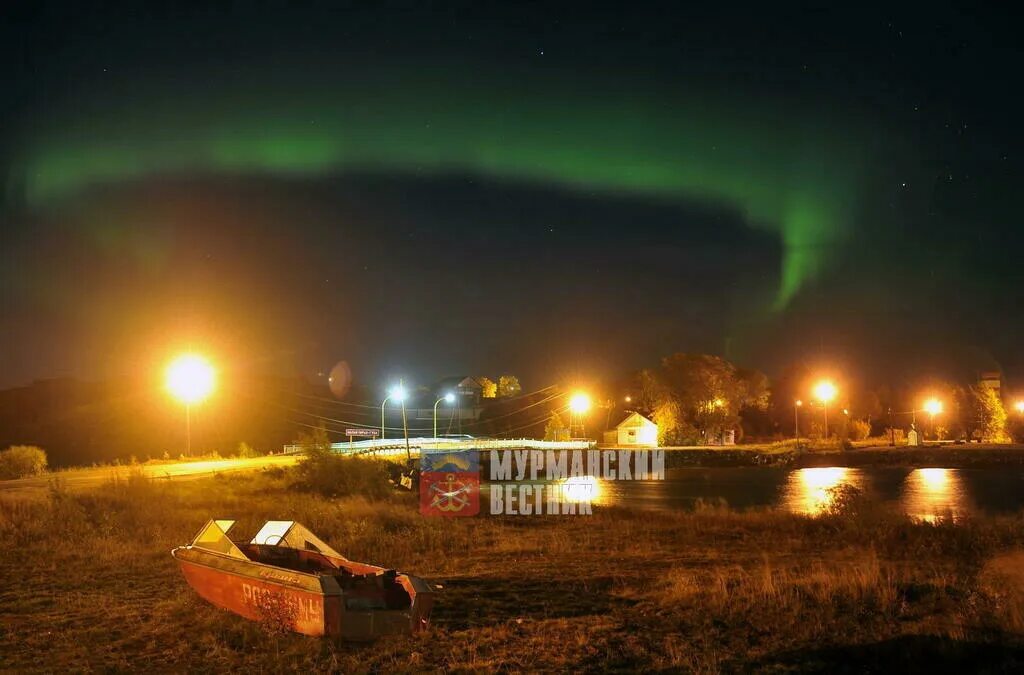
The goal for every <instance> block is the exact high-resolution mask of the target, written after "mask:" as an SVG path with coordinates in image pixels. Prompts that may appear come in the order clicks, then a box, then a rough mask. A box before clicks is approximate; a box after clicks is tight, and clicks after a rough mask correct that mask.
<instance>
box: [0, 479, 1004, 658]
mask: <svg viewBox="0 0 1024 675" xmlns="http://www.w3.org/2000/svg"><path fill="white" fill-rule="evenodd" d="M293 482H294V477H293V476H292V475H291V474H290V472H285V471H281V470H277V471H269V472H263V473H257V474H248V475H237V476H229V477H222V478H216V479H205V480H197V481H190V482H186V483H172V484H157V483H152V482H150V481H149V480H147V479H146V478H144V477H142V476H141V475H139V474H132V475H129V476H128V477H127V478H122V479H117V480H112V481H111V482H110V483H109V484H108V485H106V486H104V488H103V489H101V490H96V491H94V492H88V493H67V492H66V491H64V490H61V489H60V487H59V485H58V486H56V487H55V488H54V489H53V490H51V494H50V496H49V498H48V499H47V500H46V501H36V502H29V501H25V502H12V501H6V502H5V501H0V541H3V542H4V545H5V551H4V555H3V556H0V670H4V671H9V670H15V671H23V670H58V669H71V670H179V671H180V670H204V671H224V670H242V669H246V670H256V671H261V672H266V671H270V672H276V671H280V670H285V669H289V670H292V669H303V670H316V671H328V670H331V671H339V670H340V671H346V672H349V671H351V672H371V671H374V672H391V671H418V670H432V671H437V670H440V671H466V670H473V671H479V670H511V671H534V670H548V671H564V670H606V669H618V670H637V669H643V670H683V671H690V672H720V671H737V670H752V669H765V670H793V669H796V670H800V669H809V670H822V669H824V670H843V669H844V668H852V669H864V668H867V669H871V668H873V667H878V666H879V665H880V664H889V665H892V664H897V663H899V662H900V660H901V659H904V660H905V659H913V660H912V661H910V662H909V665H911V666H913V665H916V666H917V667H920V666H921V665H922V664H923V663H926V662H927V660H928V659H929V658H933V659H941V663H942V664H943V665H944V666H948V667H956V665H957V664H958V663H960V664H961V665H962V664H966V663H969V664H976V663H980V664H983V665H984V664H988V665H989V666H990V667H992V668H994V669H1006V668H1012V667H1015V666H1019V665H1020V664H1021V663H1022V662H1024V659H1022V657H1021V652H1020V651H1019V649H1020V648H1021V645H1022V639H1021V633H1022V631H1024V619H1022V617H1024V572H1022V571H1021V570H1022V566H1024V554H1016V556H1015V555H1014V554H1013V553H1012V552H1013V551H1016V550H1019V549H1020V548H1021V547H1024V519H1022V518H1021V517H1019V516H1016V517H999V518H985V519H980V520H974V521H966V522H964V523H963V524H957V525H953V524H952V523H940V524H938V525H925V524H915V523H912V522H910V521H908V520H906V519H905V518H903V517H901V516H899V515H897V514H894V513H890V512H887V511H884V510H879V509H876V508H873V507H872V506H871V505H870V504H868V503H866V502H863V501H861V500H858V499H857V496H856V495H851V496H849V498H846V499H843V500H840V507H839V508H838V509H837V510H836V512H834V513H831V514H829V515H827V516H825V517H822V518H818V519H813V520H811V519H805V518H801V517H797V516H791V515H787V514H783V513H777V512H772V511H754V512H737V511H733V510H730V509H729V508H727V507H725V506H723V505H711V506H707V505H702V506H701V507H700V508H698V509H697V510H696V511H694V512H688V513H669V514H657V515H656V516H655V515H652V514H650V513H642V512H635V511H628V510H618V509H606V510H600V509H599V510H597V512H596V513H595V515H594V516H593V517H576V518H573V517H562V518H559V517H540V518H526V517H521V518H514V517H509V518H497V517H479V518H474V519H458V518H455V519H424V518H422V517H420V516H419V515H418V513H417V511H416V505H415V501H414V498H413V496H412V495H408V494H395V495H393V496H391V497H389V498H387V499H385V500H383V501H376V502H370V501H366V500H364V499H362V498H358V497H348V498H344V499H340V500H338V499H327V498H324V497H322V496H319V495H318V494H311V493H302V492H295V491H293V490H291V489H289V485H291V484H292V483H293ZM210 517H238V518H239V519H240V520H241V521H242V522H241V523H240V525H241V526H243V527H254V526H255V525H256V524H257V523H258V522H260V521H262V520H264V519H267V518H294V519H296V520H299V521H301V522H303V523H305V524H306V525H308V526H310V527H311V528H312V529H313V531H314V532H317V533H318V534H319V535H321V536H322V537H324V538H325V539H326V540H327V541H328V542H330V543H331V544H333V545H334V546H335V547H336V548H338V549H339V550H340V551H342V552H343V553H345V554H346V555H348V556H350V557H352V558H353V559H356V560H363V561H367V562H373V563H378V564H384V565H388V566H395V567H399V568H401V569H403V570H407V571H409V572H414V573H417V574H420V575H422V576H426V577H428V578H430V579H432V580H434V581H436V582H438V583H441V584H443V585H444V586H445V592H444V594H443V596H442V597H441V598H440V600H439V603H438V606H437V609H436V611H435V615H434V626H433V628H432V629H431V631H430V632H429V633H428V634H426V635H423V636H419V637H416V638H405V639H399V640H393V641H385V642H379V643H377V644H374V645H369V646H366V645H346V644H335V643H332V642H330V641H327V640H317V639H311V638H305V637H301V636H296V635H291V634H282V632H281V631H280V630H278V628H277V624H276V623H275V622H274V621H272V620H268V621H265V622H262V624H261V623H260V622H250V621H246V620H244V619H241V618H238V617H236V616H234V615H231V614H228V613H225V612H222V611H220V610H218V609H216V608H214V607H211V606H210V605H208V604H206V603H205V602H203V601H201V600H199V599H197V598H196V596H195V595H194V594H193V593H192V591H191V590H190V589H189V588H188V586H187V585H186V584H185V583H184V581H183V579H182V578H181V575H180V573H179V572H178V570H177V569H176V567H175V566H174V564H173V562H172V560H171V558H170V555H169V551H170V549H171V548H172V547H174V546H175V545H178V544H181V543H184V542H186V541H188V539H189V538H190V537H191V536H192V535H193V534H194V532H195V530H197V529H198V528H199V527H200V526H201V525H202V523H203V522H204V521H205V520H206V519H207V518H210ZM1007 579H1009V581H1007ZM1014 584H1016V585H1014ZM1014 589H1016V590H1014ZM958 659H959V661H958Z"/></svg>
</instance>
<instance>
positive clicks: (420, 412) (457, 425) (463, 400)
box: [406, 375, 482, 434]
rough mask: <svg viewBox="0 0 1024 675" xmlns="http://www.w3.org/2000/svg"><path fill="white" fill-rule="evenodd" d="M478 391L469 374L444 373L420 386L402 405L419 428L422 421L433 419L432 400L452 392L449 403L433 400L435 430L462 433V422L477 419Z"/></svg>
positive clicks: (479, 408) (479, 398)
mask: <svg viewBox="0 0 1024 675" xmlns="http://www.w3.org/2000/svg"><path fill="white" fill-rule="evenodd" d="M481 393H482V388H481V386H480V383H479V382H477V381H476V380H474V379H473V378H472V377H467V376H465V375H459V376H456V377H446V378H444V379H443V380H440V381H438V382H437V383H436V384H435V385H434V386H433V387H431V388H430V389H429V390H428V389H426V388H423V389H422V390H421V391H420V392H418V393H417V394H415V395H414V396H413V397H412V399H411V400H410V401H409V402H408V403H407V406H406V407H407V411H408V415H409V418H410V419H412V420H416V422H417V425H418V426H419V427H420V428H423V424H422V422H427V421H431V422H432V421H433V419H434V403H435V402H437V401H438V399H444V397H445V396H447V395H448V394H454V395H455V400H454V401H452V402H451V403H449V402H448V401H445V400H441V402H440V403H438V404H437V424H438V433H439V434H441V433H462V423H463V422H475V421H477V420H479V419H480V411H481V410H482V408H481V399H482V395H481Z"/></svg>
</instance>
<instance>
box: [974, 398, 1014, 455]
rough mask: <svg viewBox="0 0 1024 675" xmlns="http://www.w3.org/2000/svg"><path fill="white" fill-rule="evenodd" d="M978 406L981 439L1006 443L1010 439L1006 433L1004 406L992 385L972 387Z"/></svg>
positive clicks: (987, 441) (988, 441)
mask: <svg viewBox="0 0 1024 675" xmlns="http://www.w3.org/2000/svg"><path fill="white" fill-rule="evenodd" d="M971 389H972V391H973V392H974V398H975V400H976V401H977V406H978V424H979V427H980V430H981V440H983V441H985V442H986V443H1007V442H1009V440H1010V437H1009V435H1008V434H1007V433H1006V408H1004V407H1003V401H1002V399H1000V398H999V394H997V393H996V390H995V389H993V388H992V387H985V386H977V387H972V388H971Z"/></svg>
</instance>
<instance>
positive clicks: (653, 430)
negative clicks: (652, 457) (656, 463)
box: [604, 412, 658, 448]
mask: <svg viewBox="0 0 1024 675" xmlns="http://www.w3.org/2000/svg"><path fill="white" fill-rule="evenodd" d="M604 442H605V444H606V445H619V446H636V447H643V448H656V447H658V425H657V424H655V423H654V422H652V421H651V420H649V419H647V418H646V417H644V416H643V415H641V414H640V413H638V412H630V413H629V414H628V415H626V419H624V420H622V421H621V422H619V423H618V424H617V425H616V426H615V428H614V429H610V430H608V431H606V432H604Z"/></svg>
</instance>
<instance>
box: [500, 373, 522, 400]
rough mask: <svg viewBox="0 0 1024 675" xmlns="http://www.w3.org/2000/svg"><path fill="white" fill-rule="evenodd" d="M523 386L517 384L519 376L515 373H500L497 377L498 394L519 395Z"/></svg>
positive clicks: (501, 395)
mask: <svg viewBox="0 0 1024 675" xmlns="http://www.w3.org/2000/svg"><path fill="white" fill-rule="evenodd" d="M522 392H523V388H522V387H521V386H519V378H518V377H516V376H515V375H502V376H500V377H499V378H498V396H500V397H501V398H504V397H506V396H519V394H521V393H522Z"/></svg>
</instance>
